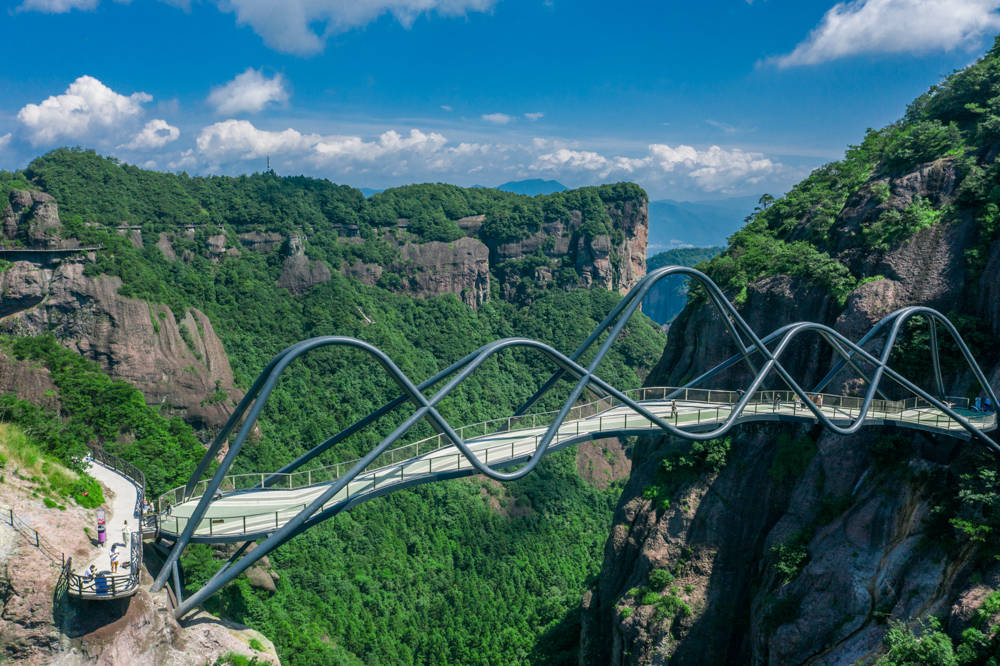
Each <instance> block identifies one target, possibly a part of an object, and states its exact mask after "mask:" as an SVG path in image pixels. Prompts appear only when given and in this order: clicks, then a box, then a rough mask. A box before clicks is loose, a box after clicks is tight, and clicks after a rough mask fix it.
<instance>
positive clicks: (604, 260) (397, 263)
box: [343, 196, 649, 308]
mask: <svg viewBox="0 0 1000 666" xmlns="http://www.w3.org/2000/svg"><path fill="white" fill-rule="evenodd" d="M605 207H606V209H607V213H608V217H609V219H610V220H611V228H610V229H609V231H610V232H611V233H610V234H608V233H600V234H596V235H593V236H588V235H586V234H584V233H582V231H581V226H582V222H583V216H582V214H581V212H580V211H579V210H570V211H568V212H567V214H566V215H565V218H564V219H557V220H553V221H550V222H547V223H545V224H543V225H542V226H541V228H540V229H539V230H538V231H537V232H535V233H532V234H530V235H529V236H527V237H526V238H522V239H519V240H516V241H512V242H505V243H487V242H484V241H483V240H482V239H481V238H479V237H478V233H479V230H480V228H481V227H482V224H483V222H484V219H485V217H486V216H485V215H475V216H470V217H465V218H461V219H458V220H456V224H457V225H458V227H459V229H461V230H462V231H463V232H464V233H465V234H467V235H466V236H465V237H464V238H459V239H458V240H456V241H453V242H448V243H445V242H439V241H431V242H427V243H418V242H416V241H415V240H413V239H412V238H410V236H409V234H407V233H406V232H405V228H406V226H407V222H408V221H407V220H405V219H402V220H400V221H399V225H398V226H397V227H396V228H393V229H390V230H389V231H387V232H386V233H385V234H384V236H383V237H384V239H385V240H387V241H389V242H390V243H392V244H393V245H394V246H395V247H396V248H397V249H398V258H397V259H396V260H394V261H392V262H389V263H388V264H386V265H379V264H375V263H365V262H360V261H358V262H353V263H349V264H345V266H344V269H343V270H344V272H345V273H346V274H347V275H351V276H354V277H357V278H358V279H360V280H361V281H362V282H365V283H366V284H379V285H381V286H383V287H386V288H388V289H391V290H393V291H399V292H401V293H406V294H409V295H411V296H416V297H429V296H439V295H442V294H447V293H451V294H455V295H456V296H458V297H459V298H460V299H461V300H462V301H463V302H464V303H465V304H466V305H468V306H470V307H474V308H475V307H478V306H479V305H481V304H483V303H484V302H486V301H488V300H489V299H490V298H491V296H492V295H493V293H494V292H493V285H494V283H495V284H496V287H497V290H496V293H497V294H498V295H499V296H500V298H503V299H505V300H510V301H517V302H523V301H525V300H529V299H530V293H531V292H532V291H534V290H538V289H542V290H544V289H550V288H554V287H559V288H573V287H586V288H589V287H602V288H604V289H609V290H612V291H618V292H619V293H623V294H624V293H626V292H627V291H628V290H629V289H631V288H632V286H633V285H634V284H635V283H636V282H638V281H639V280H640V279H641V278H642V277H643V276H644V275H645V274H646V241H647V239H648V236H649V211H648V202H647V200H646V198H645V196H642V197H638V198H635V199H628V200H625V201H617V202H613V203H608V204H606V205H605Z"/></svg>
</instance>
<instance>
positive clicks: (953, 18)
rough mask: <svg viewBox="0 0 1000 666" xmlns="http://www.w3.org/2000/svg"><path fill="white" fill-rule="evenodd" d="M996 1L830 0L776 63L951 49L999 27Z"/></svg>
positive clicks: (785, 64)
mask: <svg viewBox="0 0 1000 666" xmlns="http://www.w3.org/2000/svg"><path fill="white" fill-rule="evenodd" d="M997 9H1000V0H855V1H854V2H840V3H837V4H836V5H834V6H833V7H832V8H831V9H830V10H829V11H828V12H827V13H826V14H825V15H824V16H823V19H822V20H821V21H820V24H819V26H818V27H816V29H814V30H813V31H812V32H811V33H810V34H809V37H808V38H806V40H805V41H803V42H802V43H801V44H799V45H798V46H796V47H795V49H794V50H793V51H792V52H791V53H788V54H785V55H782V56H777V57H774V58H770V59H769V60H768V62H770V63H772V64H774V65H777V66H778V67H794V66H799V65H816V64H819V63H823V62H828V61H830V60H836V59H838V58H845V57H848V56H853V55H859V54H865V53H922V52H927V51H936V50H945V51H947V50H951V49H955V48H958V47H960V46H963V45H966V44H969V43H970V42H978V40H980V39H981V38H983V37H984V36H986V35H988V34H991V33H994V32H996V31H997V30H1000V14H998V13H997Z"/></svg>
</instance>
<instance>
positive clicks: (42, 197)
mask: <svg viewBox="0 0 1000 666" xmlns="http://www.w3.org/2000/svg"><path fill="white" fill-rule="evenodd" d="M61 232H62V223H61V222H60V221H59V212H58V207H57V206H56V202H55V199H54V198H53V197H52V196H51V195H49V194H46V193H44V192H36V191H29V190H13V191H11V193H10V195H9V197H8V201H7V203H6V205H5V206H4V208H3V234H4V238H5V239H6V240H9V241H19V242H21V243H23V244H24V245H25V246H29V247H36V248H44V249H54V248H61V247H77V246H78V243H76V242H75V241H72V242H70V241H64V240H63V238H62V233H61Z"/></svg>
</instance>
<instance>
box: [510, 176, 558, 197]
mask: <svg viewBox="0 0 1000 666" xmlns="http://www.w3.org/2000/svg"><path fill="white" fill-rule="evenodd" d="M496 189H498V190H503V191H504V192H513V193H514V194H527V195H529V196H535V195H536V194H552V193H553V192H562V191H563V190H565V189H566V186H565V185H563V184H562V183H560V182H558V181H555V180H542V179H541V178H532V179H531V180H512V181H511V182H509V183H504V184H503V185H497V187H496Z"/></svg>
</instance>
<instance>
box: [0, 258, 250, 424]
mask: <svg viewBox="0 0 1000 666" xmlns="http://www.w3.org/2000/svg"><path fill="white" fill-rule="evenodd" d="M0 285H2V287H3V289H4V291H5V293H6V295H7V297H6V299H5V300H4V304H5V306H6V307H7V308H9V309H7V310H6V314H7V316H5V317H4V318H3V319H2V320H0V329H2V330H6V331H10V332H14V333H18V334H21V335H39V334H42V333H46V332H51V333H52V334H53V335H55V336H56V338H58V339H59V340H60V341H62V342H63V343H64V344H65V345H66V346H67V347H70V348H71V349H74V350H76V351H78V352H80V353H81V354H83V355H84V356H86V357H87V358H90V359H92V360H95V361H98V362H99V363H100V364H101V366H102V367H103V368H104V369H105V371H106V372H108V374H110V375H111V376H112V377H117V378H120V379H125V380H126V381H128V382H130V383H132V384H133V385H134V386H136V388H138V389H140V390H141V391H142V392H143V394H144V395H145V396H146V400H147V401H148V402H149V403H151V404H164V405H167V406H170V407H175V408H178V409H182V410H184V414H185V418H187V419H188V420H190V421H191V422H192V423H194V424H195V425H198V426H202V427H216V426H219V425H221V424H222V423H223V422H224V421H225V419H226V418H227V417H228V415H229V413H230V411H231V410H232V407H233V405H234V404H235V400H237V398H238V397H239V392H238V391H237V390H236V389H235V388H234V386H233V374H232V370H231V368H230V366H229V360H228V358H227V357H226V354H225V352H224V350H223V347H222V343H221V342H220V341H219V338H218V337H217V336H216V335H215V331H214V330H213V329H212V324H211V322H210V321H209V320H208V317H206V316H205V315H204V313H202V312H200V311H198V310H196V309H194V308H192V309H190V310H188V311H187V312H185V313H183V316H182V317H181V321H180V323H178V322H177V320H176V318H175V313H173V312H172V311H171V310H170V308H168V307H167V306H165V305H150V304H148V303H146V302H145V301H143V300H139V299H135V298H127V297H125V296H121V295H120V294H118V288H119V287H120V286H121V281H120V280H119V279H118V278H117V277H111V276H108V275H99V276H95V277H88V276H86V275H84V264H83V263H80V262H75V261H65V262H63V263H61V264H59V265H58V266H56V267H55V268H43V267H40V266H37V265H34V264H29V263H27V262H17V263H15V264H14V266H13V267H12V268H11V269H10V270H8V271H6V272H5V273H3V274H0ZM10 304H14V305H10ZM182 328H183V329H184V331H183V332H182V330H181V329H182Z"/></svg>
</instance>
